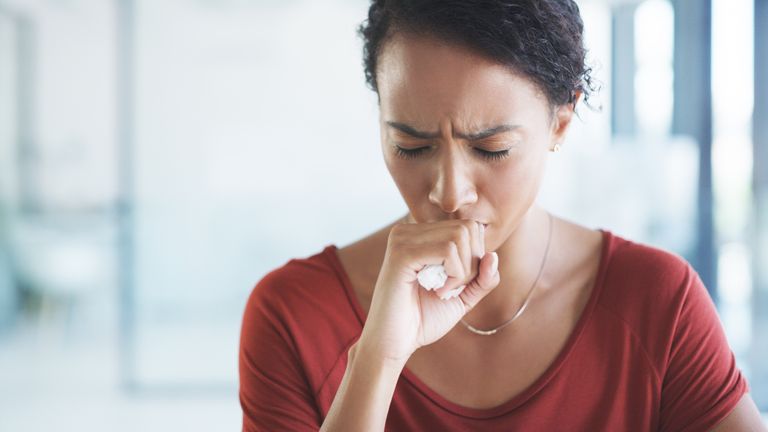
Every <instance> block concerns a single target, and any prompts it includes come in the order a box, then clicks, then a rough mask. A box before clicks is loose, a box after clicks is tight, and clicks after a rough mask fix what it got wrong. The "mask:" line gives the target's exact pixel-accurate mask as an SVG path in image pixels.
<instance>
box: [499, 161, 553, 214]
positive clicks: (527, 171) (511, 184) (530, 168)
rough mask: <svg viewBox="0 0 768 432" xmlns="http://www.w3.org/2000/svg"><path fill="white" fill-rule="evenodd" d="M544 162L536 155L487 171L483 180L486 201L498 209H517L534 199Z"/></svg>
mask: <svg viewBox="0 0 768 432" xmlns="http://www.w3.org/2000/svg"><path fill="white" fill-rule="evenodd" d="M543 162H544V160H543V158H541V157H540V156H538V155H536V154H528V155H526V157H524V158H518V159H515V160H511V161H509V162H508V163H507V164H505V165H504V166H503V167H499V168H498V169H494V170H489V171H488V174H489V175H488V177H487V178H486V179H485V184H486V185H487V186H486V192H487V195H488V197H487V199H488V200H489V201H491V202H492V203H493V204H494V206H497V207H499V208H517V207H520V206H521V205H522V206H524V205H526V204H528V203H529V202H530V201H532V200H533V199H535V197H536V194H537V193H538V189H539V185H540V183H541V178H542V176H543V171H544V164H543Z"/></svg>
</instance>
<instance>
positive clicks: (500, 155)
mask: <svg viewBox="0 0 768 432" xmlns="http://www.w3.org/2000/svg"><path fill="white" fill-rule="evenodd" d="M428 150H429V147H419V148H415V149H406V148H402V147H400V146H397V145H396V146H395V152H396V153H397V156H399V157H401V158H403V159H413V158H416V157H419V156H421V155H422V154H424V153H425V152H427V151H428ZM474 150H475V151H476V152H477V154H478V155H479V156H480V157H482V158H484V159H488V160H499V159H504V158H506V157H508V156H509V149H507V150H500V151H495V152H492V151H488V150H483V149H479V148H476V147H475V149H474Z"/></svg>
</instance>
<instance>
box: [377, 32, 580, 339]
mask: <svg viewBox="0 0 768 432" xmlns="http://www.w3.org/2000/svg"><path fill="white" fill-rule="evenodd" d="M378 87H379V94H380V101H381V102H380V123H381V145H382V153H383V156H384V161H385V163H386V166H387V169H388V170H389V172H390V174H391V176H392V179H393V180H394V182H395V184H396V185H397V187H398V189H399V191H400V194H401V195H402V196H403V199H404V200H405V203H406V205H407V206H408V209H409V215H408V219H409V220H410V221H415V222H431V221H437V220H444V219H452V218H456V219H472V220H477V221H480V222H484V223H486V224H488V227H487V231H486V236H485V237H486V249H487V250H489V251H497V253H498V254H499V258H500V261H501V263H500V266H499V267H500V268H502V269H504V271H503V275H502V280H501V283H500V286H502V287H503V288H504V289H498V290H494V292H492V293H491V294H489V298H488V300H487V301H484V302H482V303H481V304H480V305H478V306H477V308H475V309H474V310H473V311H471V312H470V314H469V315H468V316H467V317H466V318H465V320H466V321H467V322H470V323H472V324H473V325H475V326H476V327H480V328H492V327H494V326H496V325H498V323H500V322H503V321H504V320H506V319H508V317H509V316H510V308H509V306H507V305H520V304H521V303H522V301H523V299H524V297H525V296H526V294H527V292H528V289H529V287H530V284H531V282H532V281H533V280H534V279H535V277H536V273H537V271H538V268H539V264H540V262H541V259H542V256H543V249H544V245H545V244H546V236H547V231H546V229H547V227H548V225H547V223H548V221H547V220H546V214H545V212H543V211H541V209H539V208H538V207H535V206H534V200H535V199H536V196H537V194H538V191H539V187H540V184H541V180H542V178H543V175H544V171H545V166H546V160H547V155H548V153H549V150H550V149H551V148H553V147H554V145H555V144H556V143H562V142H563V140H564V138H565V133H566V131H567V128H568V125H569V124H570V121H571V119H572V117H573V109H572V107H570V106H563V107H558V108H557V109H556V111H555V112H554V113H553V112H552V111H553V110H552V109H550V106H549V102H548V100H547V98H546V97H545V96H544V95H543V94H542V93H541V92H540V91H539V90H538V89H537V88H536V87H535V86H534V85H533V83H532V82H531V81H530V80H528V79H526V78H524V77H522V76H519V75H516V74H513V73H511V71H510V69H509V68H507V67H504V66H502V65H498V64H496V63H494V62H492V61H490V60H488V59H486V58H484V57H481V56H479V55H477V54H475V53H473V52H471V51H470V50H466V49H461V48H459V47H456V46H454V45H449V44H445V43H442V42H440V41H437V40H435V39H431V38H416V37H410V38H408V37H405V36H399V35H398V36H395V37H394V38H393V39H392V40H391V41H390V42H389V43H388V45H387V47H386V49H385V51H384V52H383V53H382V55H381V57H380V58H379V74H378ZM392 123H397V124H404V125H407V126H409V127H410V128H411V129H415V130H418V131H420V132H426V133H427V134H424V136H426V135H431V136H433V137H434V138H417V137H414V136H413V134H409V133H407V132H404V131H403V130H402V128H398V127H394V126H393V125H392ZM504 126H509V127H510V128H509V129H508V130H507V129H506V128H504V129H501V130H500V131H499V132H498V133H495V134H492V135H489V136H487V137H485V138H482V139H475V140H469V139H466V136H467V135H473V134H474V135H479V134H481V133H482V132H484V131H488V130H489V129H490V130H493V129H495V128H499V127H504ZM486 135H487V134H486ZM396 145H398V146H400V147H403V148H407V149H415V148H419V147H424V146H431V147H432V148H430V149H429V150H428V151H427V152H425V153H423V154H421V155H419V156H418V157H415V158H412V159H410V160H405V159H403V158H401V157H399V156H398V155H397V152H396V150H395V147H394V146H396ZM479 150H484V151H491V152H495V151H501V150H508V151H509V155H508V157H506V158H503V159H499V160H487V159H484V158H483V157H482V156H481V155H480V153H479ZM510 185H514V186H513V187H510ZM425 197H426V199H425ZM532 251H536V253H532ZM512 313H514V311H512Z"/></svg>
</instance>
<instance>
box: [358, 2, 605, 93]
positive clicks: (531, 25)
mask: <svg viewBox="0 0 768 432" xmlns="http://www.w3.org/2000/svg"><path fill="white" fill-rule="evenodd" d="M583 30H584V24H583V22H582V20H581V16H580V14H579V7H578V6H577V5H576V3H575V2H574V1H573V0H496V1H493V0H372V1H371V6H370V8H369V10H368V19H367V20H365V21H364V22H363V23H362V24H361V25H360V27H359V28H358V34H359V35H360V36H361V37H362V39H363V65H364V67H365V79H366V82H367V84H368V86H369V87H370V88H371V89H372V90H373V91H374V92H376V93H377V94H378V86H377V84H376V65H377V61H378V57H379V55H380V54H381V52H382V48H383V46H384V43H385V42H386V41H387V39H388V38H389V37H391V36H392V35H393V34H395V33H397V32H405V33H410V34H417V35H430V36H433V37H437V38H438V39H440V40H444V41H448V42H453V43H458V44H461V45H463V46H467V47H469V48H470V49H472V50H474V51H476V52H479V53H480V54H483V55H485V56H487V57H489V58H490V59H492V60H494V61H496V62H498V63H500V64H504V65H507V66H509V67H510V68H512V70H514V71H516V72H518V73H522V74H523V75H524V76H527V77H528V78H530V79H531V80H532V81H533V82H534V83H535V84H537V86H538V87H539V89H540V90H542V91H543V93H544V94H545V95H546V96H547V98H548V100H549V103H550V105H551V106H557V105H562V104H575V103H576V102H577V100H576V93H577V92H581V93H582V94H583V96H584V100H585V102H586V101H587V100H588V98H589V95H590V93H592V92H593V91H594V88H593V85H592V77H591V72H592V69H591V68H589V67H587V66H586V65H585V56H586V50H585V48H584V45H583V39H582V34H583Z"/></svg>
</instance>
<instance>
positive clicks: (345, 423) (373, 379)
mask: <svg viewBox="0 0 768 432" xmlns="http://www.w3.org/2000/svg"><path fill="white" fill-rule="evenodd" d="M403 367H405V365H404V364H400V363H396V362H389V361H386V360H384V359H383V358H381V356H376V355H375V354H374V353H372V352H371V351H370V350H366V349H365V347H364V346H361V345H360V343H359V342H357V343H355V344H354V345H353V346H352V347H351V348H350V349H349V353H348V359H347V368H346V371H345V372H344V377H343V378H342V380H341V385H340V386H339V390H338V391H337V392H336V396H335V398H334V399H333V403H332V404H331V408H330V410H329V411H328V415H327V416H326V418H325V421H324V422H323V425H322V427H321V428H320V430H321V431H326V432H330V431H350V430H365V431H383V430H384V423H385V422H386V419H387V412H388V411H389V405H390V404H391V403H392V395H393V394H394V392H395V385H396V384H397V380H398V378H399V376H400V372H401V371H402V370H403Z"/></svg>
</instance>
